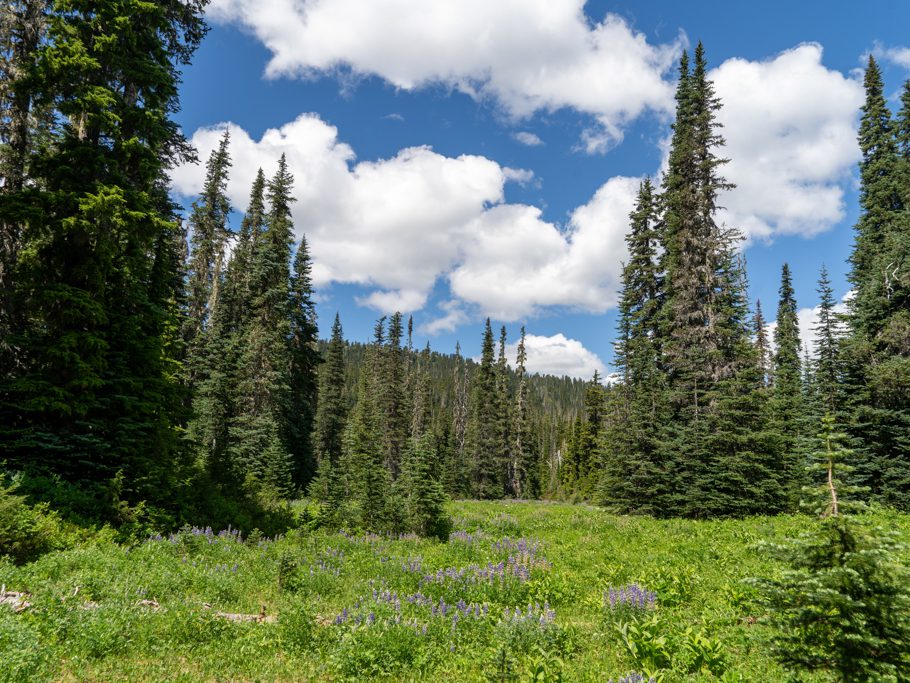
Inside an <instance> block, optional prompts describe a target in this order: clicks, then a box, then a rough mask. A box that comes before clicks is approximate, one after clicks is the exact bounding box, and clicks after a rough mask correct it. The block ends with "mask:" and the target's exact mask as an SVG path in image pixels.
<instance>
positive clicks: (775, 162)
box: [710, 43, 863, 239]
mask: <svg viewBox="0 0 910 683" xmlns="http://www.w3.org/2000/svg"><path fill="white" fill-rule="evenodd" d="M710 77H711V78H712V79H713V80H714V83H715V86H716V89H717V95H718V96H719V97H720V98H721V101H722V102H723V107H722V109H721V110H720V114H719V120H720V122H721V123H722V124H723V126H724V127H723V130H722V133H723V135H724V137H725V138H726V140H727V146H726V147H725V148H723V149H722V150H721V154H723V155H724V156H726V157H729V158H730V163H729V164H727V165H726V166H724V167H723V169H722V172H723V173H724V175H725V176H726V177H727V179H728V180H730V181H731V182H733V183H736V185H737V188H736V189H735V190H733V191H731V192H729V193H724V195H723V196H722V197H721V204H723V205H724V206H725V207H726V211H725V212H723V213H722V215H721V218H722V219H723V220H725V221H726V222H728V223H729V224H731V225H735V226H737V227H739V228H740V229H742V230H743V232H744V233H745V234H746V236H747V237H748V238H750V239H768V238H772V237H773V236H775V235H788V234H799V235H803V236H805V237H811V236H813V235H815V234H817V233H819V232H822V231H824V230H827V229H829V228H831V227H832V226H834V225H835V224H836V223H838V222H839V221H840V220H841V219H842V218H843V217H844V192H845V186H846V185H847V184H848V183H849V181H850V174H851V171H852V170H853V169H854V168H855V164H856V162H857V161H858V160H859V148H858V146H857V143H856V120H857V116H858V112H859V108H860V106H861V105H862V102H863V89H862V85H861V84H860V83H859V82H858V81H856V80H853V79H851V78H848V77H846V76H844V75H843V74H841V73H840V72H838V71H834V70H831V69H828V68H826V67H825V66H824V65H823V64H822V48H821V46H820V45H817V44H814V43H813V44H805V45H800V46H798V47H795V48H793V49H792V50H787V51H785V52H782V53H780V54H779V55H777V56H776V57H774V58H773V59H769V60H767V61H747V60H743V59H730V60H727V61H726V62H724V63H723V64H721V65H720V66H719V67H718V68H716V69H714V70H713V71H712V72H711V74H710Z"/></svg>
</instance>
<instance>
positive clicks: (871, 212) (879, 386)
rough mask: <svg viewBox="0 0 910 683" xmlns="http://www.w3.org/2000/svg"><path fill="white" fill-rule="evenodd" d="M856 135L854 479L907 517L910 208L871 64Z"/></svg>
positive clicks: (849, 368)
mask: <svg viewBox="0 0 910 683" xmlns="http://www.w3.org/2000/svg"><path fill="white" fill-rule="evenodd" d="M864 83H865V88H866V101H865V104H864V106H863V110H862V118H861V120H860V128H859V145H860V150H861V152H862V161H861V162H860V183H861V185H860V206H861V209H862V211H861V214H860V217H859V220H858V222H857V224H856V241H855V244H854V249H853V253H852V254H851V257H850V262H851V266H852V268H851V271H850V275H849V277H850V281H851V283H852V284H853V287H854V292H855V295H854V297H853V298H852V299H851V300H850V302H849V311H848V316H847V321H848V325H849V334H848V335H847V336H846V338H845V340H844V342H843V343H842V344H841V348H842V352H843V353H842V358H843V360H844V378H845V382H846V384H847V387H848V388H847V390H846V391H845V395H846V397H847V398H848V399H849V405H848V406H847V410H848V412H849V421H848V423H849V430H850V432H851V433H852V435H853V436H855V437H856V438H857V439H858V440H859V442H858V450H859V453H860V461H859V463H858V467H857V471H858V473H859V475H860V477H861V478H862V479H864V481H865V483H867V484H868V485H869V486H870V487H871V489H872V495H873V496H875V497H877V498H879V499H880V500H882V501H884V502H887V503H890V504H894V505H897V506H899V507H901V508H904V509H910V436H908V435H910V391H908V387H910V342H908V339H910V335H908V333H907V330H908V329H910V313H908V310H910V267H908V263H910V262H908V256H907V254H908V253H910V238H908V234H910V231H908V227H907V226H908V225H910V215H908V214H910V208H908V206H910V204H908V203H907V189H906V188H907V182H906V177H907V175H906V171H905V169H906V166H907V160H906V159H901V157H900V154H899V152H898V147H899V143H900V144H903V139H904V135H905V134H904V132H901V129H900V126H901V125H903V124H902V123H901V122H903V121H905V120H906V118H907V114H906V113H905V112H901V114H900V115H899V116H898V126H897V127H898V133H897V135H896V134H895V125H894V123H893V122H892V120H891V116H890V112H889V111H888V107H887V104H886V102H885V97H884V86H883V83H882V78H881V72H880V70H879V68H878V65H877V64H876V63H875V60H874V59H873V58H872V57H870V58H869V64H868V67H867V69H866V76H865V82H864Z"/></svg>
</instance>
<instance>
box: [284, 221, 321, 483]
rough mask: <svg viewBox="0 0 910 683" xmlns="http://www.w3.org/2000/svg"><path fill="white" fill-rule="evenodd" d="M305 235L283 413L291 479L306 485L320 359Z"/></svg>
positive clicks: (294, 288)
mask: <svg viewBox="0 0 910 683" xmlns="http://www.w3.org/2000/svg"><path fill="white" fill-rule="evenodd" d="M310 271H311V263H310V255H309V251H308V250H307V243H306V237H302V238H301V239H300V246H299V247H298V248H297V253H296V254H295V256H294V272H293V278H292V281H291V292H290V293H291V310H290V322H291V340H290V378H289V381H290V400H289V403H288V414H287V417H286V423H287V436H286V440H287V443H288V446H289V448H290V452H291V457H292V460H293V475H294V477H293V478H294V482H295V483H296V484H297V485H298V486H299V487H303V486H305V485H306V484H307V483H308V482H309V481H310V479H311V478H312V477H313V475H314V474H315V472H316V458H315V455H314V452H313V426H314V422H315V420H316V409H317V398H318V390H319V376H318V372H317V368H318V366H319V363H320V362H321V358H320V356H319V350H318V349H317V344H318V342H319V328H318V327H317V325H316V305H315V303H314V302H313V281H312V278H311V276H310Z"/></svg>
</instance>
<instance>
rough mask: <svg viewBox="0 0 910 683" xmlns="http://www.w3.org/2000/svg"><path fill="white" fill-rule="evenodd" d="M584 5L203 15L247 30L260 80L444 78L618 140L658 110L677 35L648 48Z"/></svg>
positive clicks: (521, 112) (254, 9)
mask: <svg viewBox="0 0 910 683" xmlns="http://www.w3.org/2000/svg"><path fill="white" fill-rule="evenodd" d="M584 5H585V0H559V1H558V2H554V1H553V0H496V1H495V2H490V1H489V0H421V2H414V0H370V1H369V2H364V1H363V0H214V2H212V4H211V6H210V9H209V16H210V18H212V19H213V20H214V21H220V22H229V23H236V24H239V25H240V26H243V27H245V28H246V29H247V30H249V31H251V32H252V33H253V34H254V35H255V36H256V37H257V38H258V39H259V40H260V41H261V42H262V43H263V44H264V45H265V46H266V47H267V48H268V50H269V51H270V52H271V54H272V57H271V61H270V62H269V64H268V66H267V68H266V74H267V75H268V76H270V77H278V76H290V77H304V78H305V77H309V76H313V75H315V74H320V73H331V72H335V71H338V70H344V71H346V72H351V73H353V74H355V75H376V76H379V77H381V78H383V79H385V80H386V81H388V82H389V83H391V84H393V85H394V86H396V87H398V88H402V89H405V90H412V89H416V88H421V87H424V86H427V85H433V84H444V85H446V86H448V87H450V88H454V89H457V90H459V91H461V92H464V93H467V94H469V95H471V96H472V97H475V98H477V99H491V100H493V101H495V102H497V103H498V104H499V105H501V106H502V107H503V108H504V110H505V111H506V112H507V113H508V114H509V115H511V116H512V117H515V118H521V117H525V116H528V115H531V114H533V113H534V112H536V111H540V110H550V111H552V110H556V109H561V108H563V107H570V108H573V109H576V110H578V111H581V112H585V113H588V114H591V115H592V116H594V117H596V119H597V121H598V122H599V125H600V128H601V133H602V137H605V139H608V140H610V141H611V142H615V141H618V140H620V139H621V138H622V131H623V128H624V126H625V125H626V124H627V123H628V122H629V121H630V120H632V119H634V118H636V117H637V116H639V115H640V114H641V113H642V112H644V111H646V110H649V109H650V110H654V111H659V112H666V111H669V110H670V109H671V108H672V104H673V93H672V88H671V86H670V84H669V83H668V82H667V81H666V80H664V78H663V76H664V75H665V74H666V73H667V72H668V71H669V70H670V68H671V67H672V65H673V62H674V60H675V58H676V57H677V55H678V54H679V49H680V45H681V42H682V41H681V40H675V41H673V42H671V43H669V44H663V45H652V44H651V43H649V42H648V40H647V39H646V37H645V36H644V34H642V33H640V32H637V31H635V30H633V29H632V28H631V27H630V26H629V25H628V24H627V23H626V21H625V20H624V19H622V18H621V17H619V16H617V15H614V14H607V15H606V16H605V17H604V18H603V20H602V21H600V22H596V23H595V22H590V21H589V20H588V18H587V17H586V16H585V13H584Z"/></svg>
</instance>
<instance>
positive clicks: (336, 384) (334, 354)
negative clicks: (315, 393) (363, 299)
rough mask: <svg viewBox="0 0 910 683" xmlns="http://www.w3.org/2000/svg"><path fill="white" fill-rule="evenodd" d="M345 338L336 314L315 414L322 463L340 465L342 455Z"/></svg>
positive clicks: (319, 454) (345, 406) (320, 381)
mask: <svg viewBox="0 0 910 683" xmlns="http://www.w3.org/2000/svg"><path fill="white" fill-rule="evenodd" d="M344 370H345V364H344V338H343V336H342V329H341V318H340V316H339V315H338V314H337V313H336V314H335V322H334V323H333V324H332V338H331V340H330V341H329V347H328V350H327V352H326V357H325V362H324V364H323V365H322V369H321V370H320V373H319V406H318V409H317V413H316V437H315V451H316V458H317V460H318V461H319V463H320V464H322V463H323V462H326V461H328V462H329V463H330V464H331V465H332V466H333V467H337V466H338V461H339V458H340V457H341V443H342V440H341V437H342V434H343V432H344V425H345V418H346V415H347V402H346V401H345V397H344Z"/></svg>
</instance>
